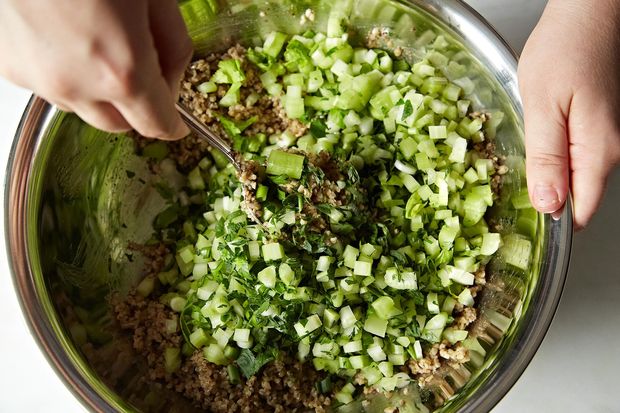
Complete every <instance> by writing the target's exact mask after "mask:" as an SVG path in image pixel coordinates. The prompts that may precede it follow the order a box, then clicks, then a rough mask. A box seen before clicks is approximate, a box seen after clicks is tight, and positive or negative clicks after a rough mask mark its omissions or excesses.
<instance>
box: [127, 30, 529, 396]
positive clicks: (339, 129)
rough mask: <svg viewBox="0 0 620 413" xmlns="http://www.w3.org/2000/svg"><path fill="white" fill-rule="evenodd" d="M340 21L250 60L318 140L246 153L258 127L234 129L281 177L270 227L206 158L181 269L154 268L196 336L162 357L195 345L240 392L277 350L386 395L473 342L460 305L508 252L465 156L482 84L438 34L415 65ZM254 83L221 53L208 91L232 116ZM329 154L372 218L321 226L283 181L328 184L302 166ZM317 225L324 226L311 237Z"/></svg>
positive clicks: (192, 177)
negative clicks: (493, 261)
mask: <svg viewBox="0 0 620 413" xmlns="http://www.w3.org/2000/svg"><path fill="white" fill-rule="evenodd" d="M341 23H342V22H341V21H339V20H338V19H337V18H334V19H330V21H329V23H328V29H327V33H305V34H303V35H295V36H289V35H285V34H282V33H277V32H274V33H271V34H269V35H268V36H267V37H266V39H265V40H264V44H263V46H262V47H256V48H253V49H250V50H248V52H247V57H248V59H250V60H251V62H253V64H255V65H256V66H258V67H259V68H260V69H261V71H262V75H261V77H260V79H261V82H262V84H263V86H264V89H265V91H266V92H265V93H268V94H270V95H272V96H274V97H277V98H279V99H280V101H281V104H282V106H283V108H284V110H285V111H286V114H287V116H288V118H290V119H299V120H300V121H301V122H303V123H304V124H306V125H308V133H307V134H305V135H304V136H302V137H299V138H296V137H295V136H294V135H292V134H291V133H290V132H289V131H285V132H284V133H282V134H278V135H275V136H271V137H268V139H260V140H257V139H254V137H248V138H247V139H248V142H250V143H251V144H250V145H242V141H243V139H246V138H244V137H243V136H242V132H243V130H244V129H245V128H247V126H248V124H249V123H247V122H246V123H245V124H242V123H239V124H235V123H234V122H232V121H230V120H228V119H224V122H227V123H226V124H225V125H224V127H225V129H226V130H227V131H228V132H229V134H230V135H231V138H232V139H233V140H234V141H235V142H236V143H239V145H240V146H239V147H242V146H243V149H244V151H245V156H246V158H247V159H250V160H256V161H259V162H261V163H262V164H266V165H267V170H266V177H265V179H267V180H269V181H270V182H271V184H270V185H262V184H260V185H258V187H257V189H256V194H257V200H258V201H260V202H262V208H263V210H264V211H263V212H264V217H263V219H264V224H263V225H261V224H257V223H255V222H253V221H252V220H250V219H249V218H248V214H247V213H246V212H244V210H243V209H242V203H243V201H244V198H243V186H242V184H241V183H240V182H239V180H238V179H237V176H236V173H235V170H234V168H233V167H232V166H231V165H227V164H226V162H225V161H223V160H222V158H221V157H218V156H217V155H216V154H214V156H207V157H205V158H204V159H203V161H202V162H200V164H199V166H198V167H196V169H194V170H193V171H192V172H191V173H190V174H189V187H190V196H193V195H195V194H200V195H202V196H203V198H204V200H205V202H204V205H203V206H202V207H201V209H202V210H201V211H200V214H196V215H195V216H193V217H192V218H191V219H188V220H187V221H186V222H185V223H184V225H183V227H182V230H181V231H180V235H179V234H175V235H174V236H171V235H170V232H168V233H167V234H168V237H169V238H172V239H174V240H175V241H176V265H174V266H173V267H172V269H170V270H169V271H166V272H162V273H160V274H159V281H160V282H161V283H162V284H164V285H167V286H169V293H167V294H166V295H164V296H163V297H162V299H163V300H164V301H165V302H166V304H168V305H169V306H170V307H171V308H172V309H173V310H174V311H176V312H178V313H179V320H180V324H181V329H182V332H183V334H184V336H185V338H186V341H187V343H186V344H185V345H184V348H183V349H169V351H167V352H166V362H167V365H168V366H169V368H170V370H174V368H176V367H177V366H178V363H179V358H180V357H181V354H191V353H192V352H193V351H195V349H201V350H202V351H203V352H204V356H205V357H206V359H207V360H208V361H210V362H212V363H216V364H219V365H227V366H229V376H230V379H231V381H235V382H238V381H239V380H241V375H243V376H245V377H250V376H252V375H254V374H256V373H257V372H258V371H259V370H260V368H261V367H262V366H264V365H265V364H266V363H268V362H270V361H271V360H273V359H274V358H275V357H277V356H278V353H282V352H284V353H287V354H292V355H296V356H297V357H298V358H299V359H300V360H307V361H308V362H310V363H312V364H313V365H314V367H315V368H316V369H317V370H321V371H325V372H328V373H329V374H331V375H337V376H339V377H342V378H344V379H345V382H346V383H347V384H346V385H344V386H343V387H341V388H338V389H332V388H331V381H329V380H327V381H325V382H322V383H320V384H319V385H320V389H321V390H322V391H324V392H331V391H335V398H336V399H337V400H338V402H340V403H342V404H347V403H349V402H351V401H352V399H353V395H354V393H355V391H356V385H355V384H354V383H353V381H352V378H353V377H354V376H356V375H357V377H358V379H359V378H360V377H362V378H363V381H364V382H365V384H366V385H368V386H375V387H376V388H378V389H379V390H382V391H392V390H394V389H396V388H400V387H403V386H406V385H407V384H408V383H409V382H410V381H411V380H412V379H413V377H412V376H411V375H410V374H409V373H407V370H406V369H404V368H402V367H401V366H405V365H406V363H407V362H408V361H409V360H412V359H420V358H422V357H424V354H425V349H426V348H427V347H428V346H429V345H432V344H433V343H438V342H440V341H442V340H447V342H449V343H450V344H452V345H454V344H457V343H463V344H464V345H465V346H466V347H468V348H469V347H475V346H478V343H477V341H476V340H475V338H470V337H468V331H466V330H459V329H457V328H456V327H454V326H452V323H453V320H454V316H455V312H454V309H455V306H457V303H459V305H460V306H463V307H471V306H474V305H475V301H474V298H473V297H472V294H471V291H470V287H471V286H473V285H474V282H475V280H474V279H475V277H474V273H475V272H476V271H478V270H480V269H482V268H483V266H484V265H485V263H486V262H487V261H488V260H489V258H490V256H491V255H493V254H494V253H495V252H496V251H497V250H498V248H499V247H500V244H501V242H502V240H501V239H500V235H499V234H497V233H493V232H490V231H489V227H488V225H487V223H486V222H485V218H484V216H485V213H486V211H487V209H488V208H489V207H491V206H492V205H493V202H494V193H493V191H492V188H491V185H490V180H491V178H492V176H493V175H494V173H495V171H494V167H493V162H492V161H491V160H490V159H486V158H485V157H484V156H483V155H482V154H480V153H478V152H476V151H475V150H474V149H473V143H476V142H482V141H484V140H487V139H493V137H494V134H495V130H496V128H497V127H498V126H499V123H500V122H501V118H502V116H501V113H497V112H495V113H493V114H492V115H491V116H490V117H486V118H484V117H479V116H478V117H477V116H474V115H472V112H473V109H472V104H471V102H470V100H468V98H467V97H468V96H470V95H471V94H472V93H473V92H474V90H473V82H472V81H471V80H470V79H469V78H467V77H466V75H465V69H464V67H463V66H462V65H461V64H459V62H458V59H457V57H455V52H454V51H452V50H451V49H450V48H448V41H447V40H446V39H444V38H443V36H436V37H435V36H433V38H434V42H431V43H429V44H428V45H426V47H425V48H424V49H423V50H425V56H424V58H422V59H418V60H417V61H415V62H414V63H413V64H412V65H411V64H410V63H408V62H407V61H405V60H404V59H397V58H394V57H393V56H391V55H390V54H388V53H387V52H385V51H383V50H377V49H367V48H355V47H353V46H352V45H351V44H350V43H349V42H348V38H347V35H346V33H345V32H344V30H343V26H342V24H341ZM427 37H428V36H427ZM431 40H432V39H431ZM245 79H246V76H245V74H244V73H243V69H242V66H241V64H240V62H239V61H237V60H234V59H230V60H225V61H222V62H220V65H219V70H218V71H217V72H216V73H215V74H214V75H213V77H212V79H210V80H209V81H208V82H205V83H203V84H201V85H200V86H199V88H198V90H199V91H200V92H201V93H204V94H209V93H213V92H215V91H216V90H217V87H218V86H217V85H218V84H220V85H221V84H224V85H229V86H228V92H227V93H226V94H225V95H224V96H223V98H221V100H220V101H219V103H220V105H221V106H224V107H228V106H231V105H235V104H236V103H238V102H239V90H240V88H241V87H243V85H244V82H245ZM251 122H252V121H250V123H251ZM321 152H326V153H328V154H329V157H330V159H332V160H334V161H335V162H337V163H338V164H340V165H342V164H345V163H346V165H351V166H352V167H351V168H350V173H348V174H343V175H342V176H341V177H340V178H339V179H336V180H335V181H334V182H333V183H334V184H335V185H336V186H339V187H341V188H344V187H346V186H347V185H348V182H349V181H350V180H357V179H359V181H360V184H361V187H363V188H364V189H365V190H366V191H367V193H366V194H365V196H366V201H365V202H367V205H366V208H367V210H368V212H367V213H365V214H362V213H361V211H360V210H358V209H356V208H357V206H354V207H352V206H351V205H350V204H345V205H341V206H335V205H330V204H329V203H327V202H325V203H321V204H317V205H315V207H316V214H317V217H314V218H312V217H309V216H308V215H307V214H303V213H302V212H303V211H304V208H305V207H307V206H308V203H309V202H310V200H309V198H308V197H304V195H303V194H302V193H301V192H298V191H288V192H287V191H285V190H283V189H282V188H284V187H286V186H287V185H288V187H289V188H297V187H298V186H299V185H305V186H306V187H308V186H311V185H316V186H319V187H320V186H321V185H322V184H323V182H324V179H325V177H324V176H322V175H321V172H322V171H320V170H317V168H314V167H313V164H312V163H311V162H310V158H311V155H312V154H320V153H321ZM274 184H275V186H274ZM360 217H362V218H360ZM313 219H322V220H325V221H326V222H328V223H329V224H330V230H329V231H313V229H312V225H311V224H312V220H313ZM523 253H524V254H529V251H528V252H523ZM514 260H518V258H514V259H513V261H514ZM151 289H152V282H151V284H149V283H147V282H146V280H145V282H143V283H142V284H140V285H139V286H138V292H139V293H141V294H144V295H148V294H149V293H150V290H151ZM348 378H350V379H348Z"/></svg>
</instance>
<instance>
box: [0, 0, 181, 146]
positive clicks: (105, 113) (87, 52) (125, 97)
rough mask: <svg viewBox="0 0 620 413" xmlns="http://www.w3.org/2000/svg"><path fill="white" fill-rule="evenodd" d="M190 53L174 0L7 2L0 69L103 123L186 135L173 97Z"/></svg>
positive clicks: (1, 11)
mask: <svg viewBox="0 0 620 413" xmlns="http://www.w3.org/2000/svg"><path fill="white" fill-rule="evenodd" d="M191 55H192V44H191V40H190V39H189V36H188V34H187V30H186V28H185V24H184V22H183V19H182V17H181V15H180V13H179V9H178V7H177V3H176V1H175V0H131V1H126V0H81V1H79V2H76V1H73V0H56V1H38V0H4V1H0V56H2V58H1V59H0V75H2V76H4V77H6V78H7V79H8V80H10V81H12V82H14V83H16V84H18V85H19V86H22V87H25V88H28V89H31V90H33V91H34V92H35V93H36V94H38V95H40V96H42V97H43V98H45V99H47V100H48V101H50V102H52V103H54V104H56V105H58V106H59V107H60V108H61V109H64V110H68V111H74V112H75V113H77V114H78V115H79V116H80V117H81V118H82V119H84V120H85V121H86V122H88V123H90V124H91V125H93V126H95V127H97V128H99V129H103V130H107V131H112V132H120V131H125V130H128V129H131V128H134V129H135V130H136V131H137V132H138V133H140V134H142V135H144V136H147V137H157V138H163V139H178V138H181V137H183V136H185V135H187V134H188V133H189V130H188V129H187V127H186V126H185V125H184V124H183V122H182V120H181V118H180V116H179V115H178V114H177V112H176V110H175V107H174V103H175V101H176V99H177V94H178V90H179V82H180V79H181V77H182V75H183V71H184V69H185V67H186V65H187V64H188V63H189V60H190V58H191Z"/></svg>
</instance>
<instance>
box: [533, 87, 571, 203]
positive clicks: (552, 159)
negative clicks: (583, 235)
mask: <svg viewBox="0 0 620 413" xmlns="http://www.w3.org/2000/svg"><path fill="white" fill-rule="evenodd" d="M537 86H540V85H537ZM536 90H537V91H539V90H541V88H536ZM523 92H524V93H522V96H523V105H524V115H525V152H526V170H527V182H528V191H529V195H530V200H531V201H532V205H533V206H534V208H536V209H537V210H538V211H540V212H543V213H553V212H556V211H558V210H560V209H561V208H562V206H563V205H564V203H565V202H566V198H567V196H568V187H569V178H568V177H569V151H568V136H567V127H566V120H565V117H564V115H563V114H562V110H561V109H560V107H559V105H557V104H555V103H552V102H551V99H549V97H548V96H541V94H540V93H530V91H527V90H525V91H523Z"/></svg>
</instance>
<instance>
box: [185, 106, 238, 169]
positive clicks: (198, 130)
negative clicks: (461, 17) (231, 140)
mask: <svg viewBox="0 0 620 413" xmlns="http://www.w3.org/2000/svg"><path fill="white" fill-rule="evenodd" d="M176 108H177V111H178V112H179V114H180V115H181V118H182V119H183V121H184V122H185V124H186V125H187V126H188V127H189V128H190V129H191V130H192V132H194V133H195V134H196V135H198V136H199V137H201V138H203V139H206V140H207V142H209V144H211V146H213V147H214V148H216V149H218V150H219V151H220V152H222V153H223V154H224V155H225V156H226V157H227V158H228V160H230V162H231V163H232V164H233V165H234V166H235V168H237V169H239V165H238V163H237V160H236V159H235V153H234V151H233V150H232V148H231V147H230V145H229V144H228V142H227V141H226V140H224V139H223V138H222V137H221V136H219V135H217V134H215V133H214V132H213V131H212V130H211V129H209V128H208V127H207V126H206V125H205V124H203V123H202V122H200V121H199V120H198V119H196V117H195V116H194V115H193V114H192V113H191V112H190V110H189V109H188V108H187V106H185V105H184V104H182V103H180V102H177V103H176Z"/></svg>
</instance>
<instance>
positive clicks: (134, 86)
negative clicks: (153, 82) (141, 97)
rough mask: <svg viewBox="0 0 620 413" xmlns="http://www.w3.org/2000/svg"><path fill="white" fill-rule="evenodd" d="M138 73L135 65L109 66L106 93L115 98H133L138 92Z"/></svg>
mask: <svg viewBox="0 0 620 413" xmlns="http://www.w3.org/2000/svg"><path fill="white" fill-rule="evenodd" d="M138 80H139V73H138V70H137V67H136V65H134V64H125V65H109V66H108V75H107V85H106V87H107V90H108V93H109V94H110V95H111V96H113V97H116V98H122V97H127V96H133V95H135V94H136V93H137V92H138Z"/></svg>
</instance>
